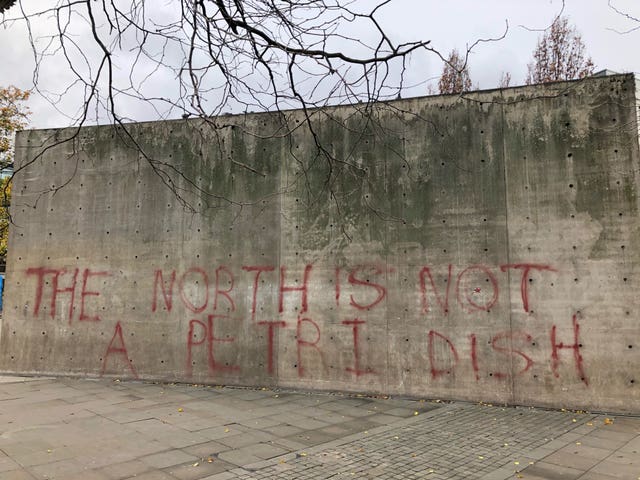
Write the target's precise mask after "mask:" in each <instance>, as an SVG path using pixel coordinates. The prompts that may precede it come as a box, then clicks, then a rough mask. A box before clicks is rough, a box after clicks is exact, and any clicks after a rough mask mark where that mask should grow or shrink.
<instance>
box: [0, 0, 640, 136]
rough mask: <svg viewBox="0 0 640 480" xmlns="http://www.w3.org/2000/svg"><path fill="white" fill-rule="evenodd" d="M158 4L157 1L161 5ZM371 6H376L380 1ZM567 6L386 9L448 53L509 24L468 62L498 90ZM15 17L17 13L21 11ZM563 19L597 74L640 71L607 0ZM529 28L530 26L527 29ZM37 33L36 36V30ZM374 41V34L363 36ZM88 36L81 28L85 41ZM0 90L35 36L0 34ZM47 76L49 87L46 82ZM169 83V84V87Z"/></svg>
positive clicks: (412, 72) (398, 36) (28, 63)
mask: <svg viewBox="0 0 640 480" xmlns="http://www.w3.org/2000/svg"><path fill="white" fill-rule="evenodd" d="M156 1H157V2H158V3H157V4H156ZM364 1H365V3H366V2H367V1H368V2H369V3H370V4H371V5H373V3H374V1H373V0H364ZM611 2H612V4H613V5H615V6H616V7H617V8H618V9H620V10H624V11H626V12H628V13H629V14H630V15H632V16H634V17H636V18H640V1H639V0H611ZM28 3H29V4H31V5H51V4H52V3H54V2H51V1H48V0H47V1H45V0H26V1H25V5H26V4H28ZM148 3H149V5H154V6H156V5H157V6H158V8H166V6H167V4H168V3H169V2H167V1H162V2H161V0H154V1H153V2H148ZM561 8H562V1H561V0H457V1H456V0H449V1H447V2H444V1H442V0H393V1H392V3H391V5H390V6H387V7H385V9H384V11H383V13H384V14H383V15H381V18H380V19H381V21H382V22H383V24H384V27H385V28H386V30H387V31H388V33H389V34H390V36H391V37H392V38H394V39H395V40H396V41H414V40H420V39H422V40H427V39H428V40H431V46H432V47H434V48H437V49H438V50H439V51H441V52H442V53H443V55H445V56H446V54H447V52H449V51H450V50H451V49H452V48H458V49H459V50H461V51H463V50H465V48H466V46H467V45H470V44H472V43H473V42H475V41H476V40H477V39H479V38H491V37H499V36H501V35H502V33H503V32H504V29H505V21H506V22H508V25H509V30H508V33H507V36H506V37H505V38H504V39H503V40H500V41H497V42H488V43H482V44H479V45H477V46H476V47H475V49H474V50H473V53H472V54H471V56H470V59H469V67H470V73H471V78H472V81H473V84H474V85H476V86H478V87H480V88H493V87H495V86H497V84H498V81H499V78H500V75H501V73H502V72H503V71H508V72H511V74H512V85H517V84H522V83H524V78H525V74H526V71H527V63H528V62H529V61H530V58H531V53H532V51H533V49H534V47H535V45H536V41H537V39H538V37H539V36H540V35H541V32H539V31H530V30H527V29H531V30H536V29H537V30H541V29H544V28H547V27H548V26H549V25H550V24H551V22H552V21H553V19H554V18H555V16H556V15H557V14H558V13H559V12H560V10H561ZM10 13H11V14H12V16H14V15H15V14H16V13H18V12H17V11H16V10H15V8H14V9H13V10H12V11H11V12H10ZM564 15H566V16H568V17H569V19H570V22H571V23H572V24H574V25H575V26H576V28H577V29H578V30H579V32H580V33H581V34H582V38H583V41H584V43H585V44H586V47H587V52H588V53H589V55H590V56H591V57H592V59H593V61H594V63H595V65H596V71H597V70H601V69H604V68H607V69H610V70H613V71H616V72H636V73H638V72H640V54H639V53H638V45H640V29H639V30H638V31H634V32H630V33H627V34H621V33H617V32H615V31H614V30H618V31H625V30H629V29H631V28H633V27H638V26H640V22H633V21H630V20H628V19H625V18H623V17H622V16H620V15H619V14H617V13H616V12H614V11H613V10H612V9H611V8H610V7H609V5H608V2H607V0H566V2H565V7H564ZM523 26H524V27H526V28H523ZM35 33H36V34H37V32H35ZM357 34H358V35H363V36H364V37H366V36H367V32H358V33H357ZM82 35H83V32H82V31H78V39H79V42H80V43H81V44H83V41H82ZM0 45H1V46H2V49H1V52H0V65H1V67H0V85H2V86H7V85H15V86H17V87H20V88H30V86H31V85H32V73H33V72H32V70H33V59H32V55H31V53H30V45H29V42H28V38H27V37H26V35H24V32H23V30H22V29H20V28H15V27H13V28H10V29H5V30H0ZM63 68H64V66H63V65H62V63H58V64H56V63H53V64H51V63H50V64H49V65H48V66H47V68H46V69H44V70H43V71H41V72H40V79H41V85H45V84H50V85H51V87H52V88H51V89H52V90H55V89H56V88H57V89H58V90H60V88H62V87H63V86H64V84H63V82H64V71H63V70H61V69H63ZM441 70H442V62H441V61H440V60H439V58H438V57H437V56H435V55H433V54H430V55H424V54H421V55H419V56H416V57H414V58H413V59H412V61H411V62H410V64H409V72H408V80H409V83H417V84H420V86H419V87H417V88H415V89H413V90H412V91H410V92H405V93H404V94H403V96H405V97H406V96H418V95H424V94H426V93H427V91H426V85H425V83H424V82H425V80H429V79H432V80H433V81H437V78H438V77H439V75H440V72H441ZM45 79H46V82H45V81H44V80H45ZM156 81H157V82H158V84H159V85H165V84H166V85H167V88H169V87H168V86H169V85H170V82H171V81H172V79H171V78H168V77H167V78H164V79H163V78H157V79H156ZM163 82H164V83H163ZM73 100H74V99H73V98H67V99H65V100H63V101H61V102H60V103H59V104H58V105H57V107H59V108H62V109H64V110H66V111H69V112H71V113H73V112H75V110H74V108H75V107H76V106H74V105H72V102H73ZM29 107H30V109H31V111H32V116H31V127H32V128H43V127H64V126H67V125H68V124H69V120H68V119H67V118H65V117H64V116H62V115H61V114H60V113H58V112H57V111H56V108H54V106H52V105H51V104H50V103H48V102H46V101H44V100H43V99H42V98H39V97H38V96H37V95H35V96H34V97H33V98H32V99H31V100H30V102H29ZM131 109H132V112H130V115H131V117H132V118H135V119H138V120H142V119H153V115H152V114H150V113H149V112H145V113H144V114H138V113H139V112H137V111H135V108H134V107H133V106H132V107H131Z"/></svg>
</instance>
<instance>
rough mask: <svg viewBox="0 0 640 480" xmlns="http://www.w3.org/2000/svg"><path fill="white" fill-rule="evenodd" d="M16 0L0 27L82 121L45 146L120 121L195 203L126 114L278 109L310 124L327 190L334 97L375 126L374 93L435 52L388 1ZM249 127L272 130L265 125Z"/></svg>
mask: <svg viewBox="0 0 640 480" xmlns="http://www.w3.org/2000/svg"><path fill="white" fill-rule="evenodd" d="M12 3H14V2H13V1H9V2H6V1H5V2H4V7H3V8H5V12H4V17H3V16H0V27H2V28H4V29H15V32H16V34H15V36H16V37H17V36H18V35H19V34H20V33H21V32H22V33H23V34H24V35H25V37H26V38H27V39H28V41H29V43H30V46H31V49H32V57H33V62H34V65H35V69H34V75H33V78H34V87H33V90H34V92H36V93H38V94H39V95H40V96H42V97H44V98H45V99H47V100H48V101H49V102H50V103H51V105H52V106H54V108H56V109H58V110H59V111H62V113H63V114H65V115H67V116H68V117H69V119H70V122H69V123H70V125H72V126H76V127H78V128H75V129H73V130H69V131H65V135H66V137H65V138H61V139H59V140H58V139H56V141H55V142H53V143H52V144H51V145H48V146H47V147H45V148H53V147H54V146H55V145H56V144H59V143H61V142H63V141H73V140H74V139H75V138H76V137H77V136H78V135H79V132H80V130H79V128H80V127H81V126H83V125H85V124H87V123H101V124H105V123H108V124H111V125H113V126H114V127H119V128H118V129H117V132H118V133H117V135H118V137H119V138H121V139H122V141H123V142H127V145H128V146H129V145H130V146H132V148H137V149H139V150H140V158H141V159H142V160H143V161H146V162H147V163H148V165H149V166H150V167H151V168H152V169H153V170H154V172H156V174H157V175H158V176H159V177H160V178H161V179H162V182H163V183H165V185H167V186H168V187H169V188H171V189H172V190H173V191H174V193H175V194H176V196H178V198H179V200H180V201H181V202H182V203H183V205H184V206H185V207H186V208H188V209H191V207H192V206H191V205H187V204H185V203H184V202H185V201H184V198H183V197H182V196H181V194H180V191H181V188H180V187H178V185H179V184H184V183H185V182H186V183H187V184H189V186H190V188H196V187H195V183H196V182H195V180H194V179H192V178H186V177H185V172H177V171H175V169H174V168H173V167H172V165H168V164H167V163H166V162H165V161H163V160H161V159H157V158H151V157H150V156H149V155H148V154H147V153H146V152H145V151H143V149H142V147H140V145H139V142H137V141H136V139H135V138H134V136H133V135H131V131H130V128H129V127H128V126H127V125H128V122H131V121H142V120H164V119H171V118H180V117H182V118H185V119H186V118H191V119H193V118H200V119H201V120H202V123H203V124H204V125H203V126H198V128H206V129H209V131H213V132H214V134H216V135H217V133H218V132H219V131H220V130H221V129H230V128H231V127H230V125H229V122H225V121H224V118H223V117H222V116H223V115H224V114H225V113H252V112H265V111H270V112H277V113H279V114H281V119H282V125H281V128H280V129H279V130H278V132H277V136H278V137H287V135H289V134H290V133H292V132H296V131H300V130H301V129H307V131H309V132H310V134H311V136H312V138H313V139H314V141H315V142H316V143H317V155H315V156H314V161H315V162H316V163H317V164H322V163H324V164H326V165H327V166H328V173H327V175H328V178H327V182H325V184H324V186H323V188H329V189H330V188H331V184H332V180H333V179H332V175H335V174H336V173H335V170H334V169H333V168H332V167H333V165H335V164H336V162H340V161H342V160H341V159H336V158H333V156H332V153H331V148H330V147H328V146H326V145H322V144H321V142H320V141H319V140H318V138H319V135H317V132H315V130H314V124H313V123H314V119H315V118H318V117H319V116H322V115H330V114H329V113H327V109H325V108H324V107H326V106H330V105H338V104H342V105H345V104H347V105H354V106H355V109H356V110H357V112H358V115H361V116H362V118H363V121H362V122H361V123H362V125H363V127H362V128H363V129H364V128H369V127H368V126H367V125H369V126H370V124H371V121H373V120H371V119H373V118H374V117H375V115H373V114H372V113H371V112H372V110H374V109H376V108H382V107H381V106H379V104H378V103H377V102H378V101H380V100H385V99H395V98H397V97H398V96H399V95H400V93H401V91H402V89H403V87H404V83H405V72H406V68H407V63H408V59H409V56H410V55H415V54H418V53H420V52H422V53H427V54H436V55H438V53H437V51H435V50H434V49H433V48H432V47H431V46H430V42H429V41H423V40H416V41H410V42H396V41H395V40H394V38H393V37H392V36H391V35H390V33H389V32H387V31H386V30H385V29H384V27H383V23H382V21H381V17H383V16H384V13H385V10H387V11H388V9H389V8H391V7H390V3H391V0H378V1H374V2H353V1H351V0H305V1H300V2H292V1H290V0H278V1H272V0H180V1H178V0H168V1H165V2H150V1H145V0H122V1H120V0H104V1H101V2H96V1H91V0H73V1H72V0H57V1H55V2H31V1H27V0H15V5H14V6H13V7H11V4H12ZM0 6H1V4H0ZM7 9H8V10H7ZM33 32H37V36H36V35H35V34H34V33H33ZM50 64H54V65H55V68H56V72H57V75H56V78H55V79H51V78H50V77H47V78H46V81H45V78H44V75H43V78H42V79H41V78H40V72H41V71H44V69H45V67H46V66H47V65H50ZM56 84H57V88H56ZM293 108H296V109H301V110H302V111H303V112H304V114H305V119H306V121H305V122H303V124H299V123H296V122H293V123H292V124H288V120H287V115H286V114H284V112H285V111H287V110H289V109H293ZM67 126H68V125H67ZM194 128H195V127H194ZM248 133H249V134H251V135H257V136H263V135H265V133H264V132H261V131H259V129H255V130H254V131H250V132H248ZM223 147H224V146H222V145H221V146H220V148H221V149H222V148H223ZM42 154H44V152H42ZM225 157H226V158H228V159H229V161H230V162H231V163H233V164H234V165H236V166H240V167H243V166H244V165H242V164H240V163H237V162H236V163H234V158H233V156H231V155H226V154H225ZM35 160H37V158H33V159H29V161H35ZM23 166H24V167H26V166H28V163H25V164H24V165H23ZM23 166H21V168H22V167H23ZM305 168H306V167H305ZM353 169H355V170H357V171H358V172H359V171H360V170H361V168H360V167H359V166H357V165H354V166H353ZM254 173H255V174H256V175H258V174H259V172H254ZM198 188H199V187H198ZM201 193H203V194H206V195H207V196H215V195H217V192H209V191H206V192H201Z"/></svg>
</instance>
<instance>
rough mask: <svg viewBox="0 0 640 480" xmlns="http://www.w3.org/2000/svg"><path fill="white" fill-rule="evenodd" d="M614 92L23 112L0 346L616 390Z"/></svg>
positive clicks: (318, 378) (453, 387)
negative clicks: (76, 125)
mask: <svg viewBox="0 0 640 480" xmlns="http://www.w3.org/2000/svg"><path fill="white" fill-rule="evenodd" d="M636 91H637V89H636V83H635V80H634V77H633V76H630V75H626V76H624V75H623V76H612V77H604V78H591V79H587V80H584V81H576V82H568V83H559V84H552V85H547V86H534V87H518V88H511V89H507V90H502V91H500V90H495V91H486V92H477V93H473V94H469V95H465V96H464V98H460V97H458V96H438V97H427V98H418V99H408V100H398V101H395V102H391V103H387V104H380V105H376V106H373V107H372V108H370V109H365V108H364V107H363V108H362V109H357V108H352V107H349V108H347V107H344V108H343V107H340V108H335V109H330V110H327V111H325V112H315V113H314V114H313V129H314V133H315V134H316V137H315V139H314V137H313V136H312V135H310V134H309V132H308V130H306V129H304V128H298V129H294V130H293V133H291V134H290V135H285V133H286V131H287V130H286V129H287V128H289V129H290V128H292V127H293V126H298V125H303V124H304V116H303V114H302V112H299V111H294V112H288V113H286V114H284V115H276V114H255V115H246V116H227V117H222V118H219V119H216V120H215V122H216V124H217V126H218V128H212V126H211V124H206V123H202V122H201V121H200V120H189V121H185V120H181V121H172V122H158V123H144V124H137V125H131V126H130V133H131V136H130V137H127V136H126V135H125V134H124V132H123V130H122V129H114V128H112V127H108V126H106V127H90V128H84V129H82V130H81V131H80V133H79V135H77V136H76V137H75V138H74V140H73V141H70V142H66V143H60V144H56V143H57V142H59V141H60V140H63V139H65V138H67V137H69V136H71V135H72V134H73V133H74V131H72V130H46V131H42V130H41V131H26V132H23V133H21V134H20V135H19V137H18V140H17V144H18V151H17V162H18V164H19V165H20V167H21V169H20V170H19V172H18V174H17V175H16V178H15V184H14V189H13V202H12V212H13V215H14V221H15V224H16V225H15V226H14V227H13V228H12V232H11V239H10V258H9V262H8V274H7V275H8V286H7V290H6V297H5V312H4V316H3V319H2V328H1V333H0V368H1V369H2V370H3V371H6V372H19V373H42V374H65V375H89V376H99V375H104V376H114V377H119V378H125V377H126V378H140V379H162V380H167V381H187V382H195V383H222V384H237V385H271V386H274V385H278V386H284V387H295V388H309V389H331V390H349V391H358V392H384V393H387V394H402V395H412V396H420V397H431V398H456V399H467V400H474V401H486V402H506V403H514V404H533V405H546V406H554V407H573V408H585V409H610V410H617V411H629V412H636V413H637V412H640V393H639V392H640V389H639V386H638V384H639V383H640V372H639V371H638V366H639V365H640V326H639V324H638V321H639V320H640V308H639V302H638V290H639V287H640V220H639V206H640V203H639V202H640V200H639V197H638V188H639V186H640V173H639V171H640V161H639V152H638V122H637V110H638V102H637V100H636ZM315 140H318V141H319V142H320V144H321V145H322V147H323V148H324V149H325V152H324V153H325V154H329V157H330V158H332V161H327V157H326V156H325V157H323V156H322V154H321V153H322V152H319V151H318V148H317V146H316V143H315ZM47 147H50V148H47ZM140 152H143V153H140ZM38 153H42V155H40V156H39V157H37V156H36V155H37V154H38ZM168 185H169V186H171V187H173V189H174V190H175V191H177V193H178V196H176V194H175V193H174V192H172V191H171V189H170V188H168Z"/></svg>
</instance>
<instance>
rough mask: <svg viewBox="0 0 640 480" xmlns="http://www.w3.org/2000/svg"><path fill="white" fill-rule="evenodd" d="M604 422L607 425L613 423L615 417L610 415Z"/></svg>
mask: <svg viewBox="0 0 640 480" xmlns="http://www.w3.org/2000/svg"><path fill="white" fill-rule="evenodd" d="M604 424H605V425H613V418H609V417H607V418H605V419H604Z"/></svg>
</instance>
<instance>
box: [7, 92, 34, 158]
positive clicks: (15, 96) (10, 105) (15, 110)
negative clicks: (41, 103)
mask: <svg viewBox="0 0 640 480" xmlns="http://www.w3.org/2000/svg"><path fill="white" fill-rule="evenodd" d="M28 98H29V92H28V91H24V90H20V89H19V88H16V87H13V86H11V87H7V88H2V87H0V168H4V167H6V166H7V165H10V164H11V163H12V162H13V138H14V136H15V133H16V131H17V130H20V129H21V128H24V126H25V125H26V124H27V115H28V114H29V110H28V109H27V108H26V107H25V106H24V105H23V102H24V101H26V100H27V99H28Z"/></svg>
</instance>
